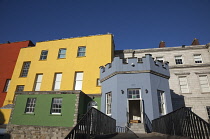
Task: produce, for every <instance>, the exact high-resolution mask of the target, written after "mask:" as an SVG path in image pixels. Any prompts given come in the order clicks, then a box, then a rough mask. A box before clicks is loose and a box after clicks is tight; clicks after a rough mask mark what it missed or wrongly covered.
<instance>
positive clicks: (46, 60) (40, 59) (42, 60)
mask: <svg viewBox="0 0 210 139" xmlns="http://www.w3.org/2000/svg"><path fill="white" fill-rule="evenodd" d="M39 61H47V59H44V60H41V59H39Z"/></svg>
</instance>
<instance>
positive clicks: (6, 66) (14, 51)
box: [0, 40, 34, 107]
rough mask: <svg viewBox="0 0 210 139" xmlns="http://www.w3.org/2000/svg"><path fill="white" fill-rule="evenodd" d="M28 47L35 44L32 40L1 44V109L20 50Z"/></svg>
mask: <svg viewBox="0 0 210 139" xmlns="http://www.w3.org/2000/svg"><path fill="white" fill-rule="evenodd" d="M28 46H34V44H33V43H32V42H31V41H30V40H29V41H21V42H12V43H10V42H8V43H4V44H0V107H2V105H3V103H4V100H5V97H6V94H7V91H8V88H9V84H10V79H11V78H12V74H13V70H14V67H15V64H16V61H17V58H18V55H19V52H20V49H21V48H22V47H28Z"/></svg>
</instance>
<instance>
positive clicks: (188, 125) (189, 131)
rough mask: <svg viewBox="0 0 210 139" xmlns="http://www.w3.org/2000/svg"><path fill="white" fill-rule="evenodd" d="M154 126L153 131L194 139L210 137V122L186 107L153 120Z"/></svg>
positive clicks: (209, 138)
mask: <svg viewBox="0 0 210 139" xmlns="http://www.w3.org/2000/svg"><path fill="white" fill-rule="evenodd" d="M152 126H153V132H159V133H163V134H169V135H178V136H187V137H190V138H193V139H210V124H209V123H207V122H206V121H204V120H203V119H202V118H200V117H199V116H198V115H196V114H195V113H193V112H192V111H190V110H189V109H188V108H186V107H182V108H180V109H178V110H176V111H173V112H171V113H169V114H167V115H165V116H162V117H160V118H158V119H155V120H153V121H152Z"/></svg>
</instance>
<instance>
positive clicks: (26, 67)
mask: <svg viewBox="0 0 210 139" xmlns="http://www.w3.org/2000/svg"><path fill="white" fill-rule="evenodd" d="M30 65H31V62H30V61H27V62H23V66H22V70H21V73H20V77H27V75H28V71H29V68H30Z"/></svg>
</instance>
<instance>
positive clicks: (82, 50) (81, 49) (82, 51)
mask: <svg viewBox="0 0 210 139" xmlns="http://www.w3.org/2000/svg"><path fill="white" fill-rule="evenodd" d="M84 56H86V46H79V47H78V52H77V57H84Z"/></svg>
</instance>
